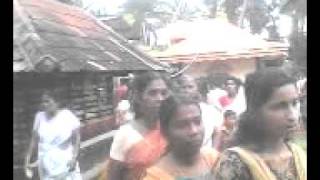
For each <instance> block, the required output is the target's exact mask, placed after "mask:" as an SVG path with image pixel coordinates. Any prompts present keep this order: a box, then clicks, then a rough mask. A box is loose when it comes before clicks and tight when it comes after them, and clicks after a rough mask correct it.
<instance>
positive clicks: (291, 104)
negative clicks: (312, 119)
mask: <svg viewBox="0 0 320 180" xmlns="http://www.w3.org/2000/svg"><path fill="white" fill-rule="evenodd" d="M260 115H261V118H262V119H263V126H262V127H264V128H265V130H266V132H267V133H268V134H270V135H274V136H277V137H279V136H286V135H288V133H289V134H290V133H291V132H292V131H293V130H294V129H295V128H296V127H297V122H298V118H299V115H300V104H299V95H298V90H297V88H296V87H295V85H294V84H287V85H284V86H281V87H280V88H278V89H276V90H275V91H274V92H273V94H272V95H271V97H270V99H269V100H268V101H267V102H266V103H265V104H264V105H262V107H261V109H260Z"/></svg>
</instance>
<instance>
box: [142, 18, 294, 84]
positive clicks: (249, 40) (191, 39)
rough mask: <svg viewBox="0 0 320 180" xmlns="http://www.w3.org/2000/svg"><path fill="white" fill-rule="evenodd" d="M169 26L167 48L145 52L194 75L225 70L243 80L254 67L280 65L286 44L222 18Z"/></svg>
mask: <svg viewBox="0 0 320 180" xmlns="http://www.w3.org/2000/svg"><path fill="white" fill-rule="evenodd" d="M170 27H171V30H167V32H171V37H170V39H169V41H168V42H171V44H169V47H168V48H167V49H166V50H164V51H160V50H158V51H157V50H152V51H146V52H147V53H148V54H149V55H150V56H152V57H154V58H156V59H158V60H159V61H160V62H163V63H167V64H170V65H172V66H173V67H175V68H176V71H177V72H179V71H180V72H181V71H184V72H186V73H189V74H191V75H193V76H195V77H203V76H207V75H209V74H214V73H228V74H231V75H234V76H236V77H239V78H240V79H242V80H244V78H245V75H246V74H248V73H250V72H253V71H255V70H256V69H257V68H261V67H263V66H272V65H274V66H277V65H281V64H282V62H283V60H285V59H286V57H287V51H288V45H287V44H285V43H280V42H271V41H265V40H263V39H262V38H260V37H259V36H255V35H252V34H250V33H249V32H247V31H245V30H243V29H240V28H238V27H236V26H234V25H232V24H230V23H228V22H227V21H225V20H222V19H214V20H197V21H188V22H186V21H181V22H177V23H176V24H173V25H171V26H170ZM170 27H169V28H170Z"/></svg>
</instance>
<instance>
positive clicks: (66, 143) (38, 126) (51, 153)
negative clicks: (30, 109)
mask: <svg viewBox="0 0 320 180" xmlns="http://www.w3.org/2000/svg"><path fill="white" fill-rule="evenodd" d="M61 96H62V93H61V92H58V91H55V90H53V91H45V92H44V93H43V95H42V97H41V101H42V105H43V111H40V112H38V113H37V114H36V117H35V121H34V126H33V130H32V137H31V142H30V146H29V149H28V152H27V155H26V159H25V172H26V175H27V176H28V177H29V178H31V177H32V174H33V173H32V170H31V168H32V164H30V159H31V157H32V153H33V152H34V149H35V147H36V146H38V160H37V161H38V170H39V177H40V179H41V180H58V179H65V180H79V179H82V178H81V174H80V169H79V164H78V161H77V158H78V155H79V149H80V121H79V119H78V118H77V117H76V116H75V115H74V114H73V113H72V112H71V111H69V110H67V109H64V108H62V106H61V102H62V100H61Z"/></svg>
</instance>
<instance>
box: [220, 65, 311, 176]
mask: <svg viewBox="0 0 320 180" xmlns="http://www.w3.org/2000/svg"><path fill="white" fill-rule="evenodd" d="M294 82H295V81H294V79H292V78H291V77H289V76H288V75H287V74H286V73H285V72H283V71H282V70H280V69H278V68H267V69H264V70H261V71H257V72H254V73H252V74H250V75H248V76H247V78H246V83H245V92H246V99H247V110H246V112H245V113H244V114H242V115H241V117H240V121H239V124H238V129H237V132H236V133H235V136H234V141H233V143H234V144H233V145H234V147H232V148H229V149H227V150H226V151H224V153H223V154H222V156H221V159H220V161H219V163H218V166H217V169H216V179H218V180H231V179H232V180H234V179H239V180H240V179H241V180H242V179H246V180H306V179H307V175H306V169H307V166H306V152H305V151H303V150H302V149H301V148H300V147H298V146H297V145H295V144H293V143H291V142H290V141H289V139H290V135H291V134H292V132H294V130H295V128H296V125H297V122H298V117H299V108H300V107H299V97H298V90H297V87H296V86H295V84H294Z"/></svg>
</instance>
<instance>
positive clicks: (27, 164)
mask: <svg viewBox="0 0 320 180" xmlns="http://www.w3.org/2000/svg"><path fill="white" fill-rule="evenodd" d="M38 139H39V138H38V135H37V133H36V131H35V130H33V131H32V135H31V140H30V144H29V147H28V150H27V153H26V156H25V160H24V170H25V173H26V175H27V176H29V175H28V174H27V172H28V171H30V170H31V168H32V167H33V165H32V164H31V163H30V160H31V157H32V155H33V153H34V151H35V148H36V145H37V144H38V141H39V140H38ZM31 176H32V175H31Z"/></svg>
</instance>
